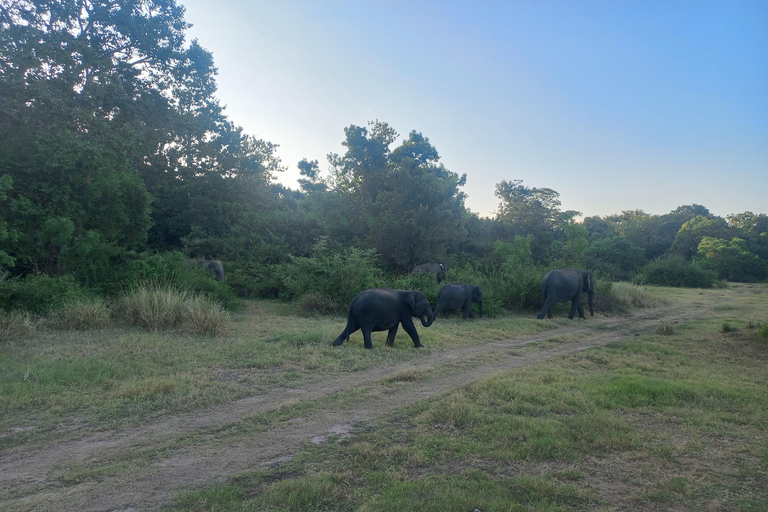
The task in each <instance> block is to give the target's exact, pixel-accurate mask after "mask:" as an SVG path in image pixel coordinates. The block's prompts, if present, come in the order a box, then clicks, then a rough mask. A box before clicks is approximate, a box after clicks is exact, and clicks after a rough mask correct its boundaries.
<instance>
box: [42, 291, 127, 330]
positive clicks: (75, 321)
mask: <svg viewBox="0 0 768 512" xmlns="http://www.w3.org/2000/svg"><path fill="white" fill-rule="evenodd" d="M47 324H48V325H49V326H51V327H53V328H55V329H62V330H66V331H85V330H88V329H105V328H107V327H110V326H111V325H112V319H111V317H110V310H109V306H108V305H107V303H106V301H104V299H101V298H81V299H74V300H71V301H68V302H66V303H65V304H64V305H63V306H62V307H61V308H59V309H58V310H56V311H54V312H53V313H52V314H51V315H50V316H49V318H48V322H47Z"/></svg>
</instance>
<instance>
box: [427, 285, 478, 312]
mask: <svg viewBox="0 0 768 512" xmlns="http://www.w3.org/2000/svg"><path fill="white" fill-rule="evenodd" d="M473 302H476V303H477V304H479V305H480V318H482V317H483V292H481V291H480V287H479V286H472V285H471V284H466V283H453V284H446V285H444V286H443V287H442V288H440V291H439V292H437V304H436V305H435V318H437V315H438V314H439V313H440V312H441V311H443V312H445V311H452V310H456V309H460V310H462V312H463V318H467V317H470V318H474V315H473V314H472V303H473ZM443 314H444V315H445V313H443Z"/></svg>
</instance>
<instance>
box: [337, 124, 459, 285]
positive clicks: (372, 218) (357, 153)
mask: <svg viewBox="0 0 768 512" xmlns="http://www.w3.org/2000/svg"><path fill="white" fill-rule="evenodd" d="M369 126H370V128H371V130H370V134H369V130H367V129H366V128H361V127H358V126H350V127H348V128H346V129H345V130H344V132H345V134H346V136H347V138H346V140H345V141H344V143H343V145H344V146H346V147H347V152H346V153H345V154H344V155H343V156H339V155H334V154H331V155H329V157H328V159H329V162H330V163H331V180H330V182H331V184H332V187H333V192H335V193H338V194H339V195H340V196H341V197H342V198H343V199H342V202H343V203H345V205H344V208H345V210H346V212H347V219H349V222H350V224H351V225H352V226H353V229H354V230H355V233H356V235H355V236H356V239H357V240H358V242H359V243H360V244H361V245H363V246H365V247H370V248H375V249H376V250H377V251H378V253H379V255H380V256H381V258H382V260H383V261H384V262H385V264H386V266H387V267H389V268H392V269H398V270H406V269H408V268H410V267H412V266H413V265H414V264H417V263H422V262H424V261H433V260H434V259H435V258H436V257H437V256H438V255H439V254H441V253H445V252H447V251H448V250H449V249H450V248H452V247H456V246H458V244H459V242H460V241H462V240H463V239H464V237H465V236H466V232H465V230H464V225H463V221H464V216H465V208H464V199H465V194H464V193H463V192H461V191H460V190H459V187H461V186H463V185H464V184H465V183H466V175H463V176H461V177H460V176H458V175H457V174H456V173H454V172H452V171H449V170H448V169H446V168H445V167H444V166H443V165H442V164H441V163H440V162H439V158H440V157H439V155H438V153H437V150H436V149H435V148H434V146H432V144H430V142H429V139H427V138H426V137H424V136H423V135H422V134H421V133H419V132H416V131H412V132H411V133H410V134H409V136H408V138H407V139H405V140H404V141H403V142H402V143H401V144H400V145H399V146H397V147H396V148H395V149H394V150H390V148H389V147H390V145H391V144H392V143H394V141H395V139H396V138H397V133H396V132H395V131H394V130H393V129H392V128H391V127H390V126H389V125H387V124H386V123H382V122H379V121H375V122H371V123H369Z"/></svg>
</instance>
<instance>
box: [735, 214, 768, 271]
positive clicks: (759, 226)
mask: <svg viewBox="0 0 768 512" xmlns="http://www.w3.org/2000/svg"><path fill="white" fill-rule="evenodd" d="M726 218H727V219H728V225H729V226H731V228H733V229H735V230H736V232H737V233H738V236H739V237H740V238H743V239H744V240H746V242H747V246H748V247H749V250H750V251H752V252H754V253H755V254H757V255H758V256H759V257H760V258H761V259H762V260H766V261H768V215H766V214H764V213H761V214H758V215H755V214H754V213H752V212H744V213H737V214H733V215H728V216H727V217H726Z"/></svg>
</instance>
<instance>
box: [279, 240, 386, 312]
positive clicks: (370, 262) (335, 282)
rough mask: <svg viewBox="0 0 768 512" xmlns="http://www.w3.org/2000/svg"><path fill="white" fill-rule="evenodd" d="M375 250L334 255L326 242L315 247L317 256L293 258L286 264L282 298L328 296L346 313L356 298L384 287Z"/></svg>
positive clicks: (321, 242)
mask: <svg viewBox="0 0 768 512" xmlns="http://www.w3.org/2000/svg"><path fill="white" fill-rule="evenodd" d="M376 259H377V258H376V251H375V250H373V249H369V250H360V249H354V248H352V249H348V250H345V251H343V252H333V251H331V250H329V249H328V247H327V243H326V240H325V239H320V241H319V242H318V243H317V244H316V245H315V248H314V257H312V258H304V257H293V258H292V261H291V263H287V264H285V265H284V284H285V292H284V293H282V294H281V297H286V298H292V299H296V298H298V299H300V298H301V297H303V296H305V295H308V294H315V295H316V296H317V295H321V296H323V297H325V298H326V299H327V300H328V302H329V303H330V304H333V308H334V309H335V310H336V311H339V312H341V311H346V310H347V306H348V305H349V303H350V302H351V301H352V299H354V298H355V295H357V294H358V293H360V292H361V291H363V290H366V289H368V288H374V287H376V286H381V285H382V282H383V274H382V271H381V270H380V269H379V268H378V267H377V265H376Z"/></svg>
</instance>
